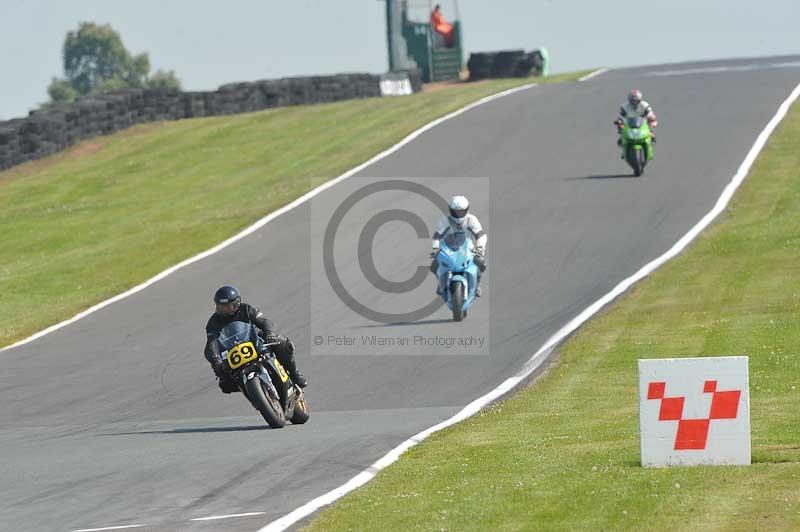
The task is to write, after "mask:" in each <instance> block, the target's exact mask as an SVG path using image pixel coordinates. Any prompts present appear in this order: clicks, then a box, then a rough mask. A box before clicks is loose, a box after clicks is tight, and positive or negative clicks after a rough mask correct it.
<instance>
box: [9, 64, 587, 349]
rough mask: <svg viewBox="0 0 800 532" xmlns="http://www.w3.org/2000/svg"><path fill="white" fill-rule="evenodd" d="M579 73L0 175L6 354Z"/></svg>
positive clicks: (291, 112)
mask: <svg viewBox="0 0 800 532" xmlns="http://www.w3.org/2000/svg"><path fill="white" fill-rule="evenodd" d="M583 74H585V72H580V73H575V74H567V75H562V76H553V77H549V78H545V79H543V80H540V79H536V78H528V79H508V80H493V81H489V82H483V83H474V84H458V85H453V86H449V87H446V88H440V89H438V90H435V91H431V92H428V93H423V94H418V95H414V96H409V97H403V98H383V99H382V98H373V99H367V100H355V101H348V102H341V103H336V104H329V105H315V106H305V107H289V108H282V109H276V110H271V111H263V112H258V113H250V114H242V115H234V116H225V117H217V118H203V119H194V120H183V121H177V122H162V123H157V124H149V125H143V126H138V127H134V128H131V129H129V130H126V131H124V132H121V133H119V134H116V135H112V136H109V137H100V138H97V139H93V140H90V141H87V142H84V143H81V144H79V145H78V146H76V147H74V148H72V149H70V150H68V151H67V152H64V153H62V154H59V155H56V156H54V157H50V158H47V159H43V160H41V161H36V162H33V163H29V164H26V165H22V166H20V167H17V168H13V169H11V170H8V171H6V172H0V234H2V245H0V293H2V294H3V304H2V305H0V324H2V325H0V346H3V345H8V344H10V343H12V342H14V341H16V340H20V339H22V338H25V337H27V336H28V335H30V334H32V333H34V332H36V331H38V330H41V329H43V328H44V327H47V326H49V325H52V324H54V323H57V322H59V321H61V320H64V319H66V318H69V317H71V316H73V315H74V314H76V313H77V312H79V311H81V310H83V309H85V308H88V307H89V306H91V305H93V304H95V303H98V302H100V301H103V300H105V299H107V298H109V297H111V296H113V295H116V294H118V293H120V292H123V291H124V290H126V289H128V288H130V287H132V286H135V285H137V284H139V283H140V282H142V281H144V280H146V279H148V278H149V277H151V276H153V275H154V274H156V273H158V272H160V271H162V270H163V269H165V268H168V267H169V266H171V265H173V264H176V263H178V262H180V261H181V260H183V259H186V258H188V257H191V256H192V255H195V254H196V253H198V252H200V251H203V250H205V249H208V248H209V247H211V246H213V245H214V244H216V243H218V242H220V241H222V240H224V239H225V238H227V237H229V236H231V235H233V234H235V233H236V232H237V231H238V230H240V229H242V228H244V227H246V226H248V225H249V224H251V223H252V222H254V221H255V220H257V219H259V218H261V217H262V216H264V215H266V214H267V213H269V212H271V211H274V210H275V209H276V208H278V207H280V206H282V205H285V204H287V203H289V202H290V201H291V200H293V199H295V198H297V197H298V196H300V195H302V194H303V193H304V192H306V191H308V190H310V189H312V188H314V187H315V186H317V185H319V184H320V183H322V182H324V181H326V180H328V179H331V178H333V177H335V176H337V175H340V174H342V173H344V172H345V171H347V170H349V169H350V168H353V167H355V166H357V165H358V164H360V163H362V162H364V161H366V160H367V159H369V158H370V157H372V156H373V155H375V154H377V153H379V152H380V151H382V150H384V149H386V148H388V147H389V146H391V145H393V144H394V143H396V142H397V141H399V140H400V139H401V138H403V137H404V136H405V135H407V134H409V133H411V132H412V131H414V130H415V129H417V128H419V127H420V126H422V125H424V124H426V123H428V122H430V121H431V120H433V119H434V118H436V117H439V116H442V115H444V114H447V113H449V112H451V111H454V110H456V109H458V108H460V107H462V106H464V105H466V104H467V103H470V102H472V101H475V100H477V99H479V98H481V97H484V96H487V95H489V94H494V93H497V92H499V91H502V90H505V89H508V88H511V87H514V86H518V85H522V84H525V83H530V82H532V81H538V82H546V83H550V82H559V81H571V80H574V79H577V78H578V77H580V76H581V75H583Z"/></svg>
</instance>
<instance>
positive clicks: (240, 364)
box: [219, 321, 308, 429]
mask: <svg viewBox="0 0 800 532" xmlns="http://www.w3.org/2000/svg"><path fill="white" fill-rule="evenodd" d="M219 343H220V345H221V346H222V350H223V351H222V357H223V358H224V359H225V363H224V364H223V367H224V368H225V370H226V371H229V372H230V374H231V377H232V378H233V381H234V382H235V383H236V385H237V386H238V387H239V390H241V392H242V394H244V396H245V397H247V400H248V401H250V403H251V404H252V405H253V406H254V407H255V409H256V410H258V411H259V412H261V415H262V416H263V417H264V420H265V421H266V422H267V423H268V424H269V426H270V427H272V428H273V429H279V428H282V427H283V426H284V425H286V420H289V421H291V422H292V423H294V424H302V423H305V422H306V421H308V406H307V405H306V401H305V397H304V395H303V389H302V388H300V387H299V386H297V385H296V384H294V383H293V382H292V380H291V379H290V378H289V374H288V373H287V372H286V370H285V369H284V367H283V366H282V365H281V363H280V361H278V359H277V357H276V356H275V353H273V352H272V350H271V349H270V348H271V347H272V346H274V345H277V344H278V343H277V342H265V341H264V340H263V339H262V338H261V337H260V336H259V335H258V331H257V330H256V327H255V326H254V325H253V324H252V323H244V322H241V321H234V322H232V323H230V324H228V325H227V326H225V327H224V328H223V329H222V331H220V334H219Z"/></svg>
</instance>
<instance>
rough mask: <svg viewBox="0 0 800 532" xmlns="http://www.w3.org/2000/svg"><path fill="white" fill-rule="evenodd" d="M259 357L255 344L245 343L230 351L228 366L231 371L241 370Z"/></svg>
mask: <svg viewBox="0 0 800 532" xmlns="http://www.w3.org/2000/svg"><path fill="white" fill-rule="evenodd" d="M257 357H258V353H257V352H256V348H255V346H254V345H253V342H244V343H241V344H239V345H237V346H236V347H234V348H233V349H230V350H228V366H229V367H230V368H231V369H239V368H241V367H242V366H244V365H245V364H247V363H248V362H252V361H253V360H255V359H256V358H257Z"/></svg>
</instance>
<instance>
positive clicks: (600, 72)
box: [578, 68, 611, 82]
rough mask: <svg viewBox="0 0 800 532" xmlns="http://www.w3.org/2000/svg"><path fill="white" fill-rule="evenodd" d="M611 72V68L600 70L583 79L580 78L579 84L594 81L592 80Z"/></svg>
mask: <svg viewBox="0 0 800 532" xmlns="http://www.w3.org/2000/svg"><path fill="white" fill-rule="evenodd" d="M609 70H611V69H610V68H598V69H597V70H595V71H594V72H590V73H588V74H586V75H585V76H583V77H582V78H578V81H579V82H583V81H589V80H590V79H592V78H594V77H596V76H600V75H602V74H605V73H606V72H608V71H609Z"/></svg>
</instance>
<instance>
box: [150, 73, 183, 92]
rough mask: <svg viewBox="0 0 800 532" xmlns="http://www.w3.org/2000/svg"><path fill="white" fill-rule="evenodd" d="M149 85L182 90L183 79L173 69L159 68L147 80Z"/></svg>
mask: <svg viewBox="0 0 800 532" xmlns="http://www.w3.org/2000/svg"><path fill="white" fill-rule="evenodd" d="M147 87H148V88H150V89H163V90H170V89H175V90H181V81H180V80H179V79H178V78H177V77H176V76H175V72H174V71H172V70H170V71H169V72H164V71H163V70H158V71H156V73H155V74H153V75H152V76H150V78H149V79H148V80H147Z"/></svg>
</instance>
